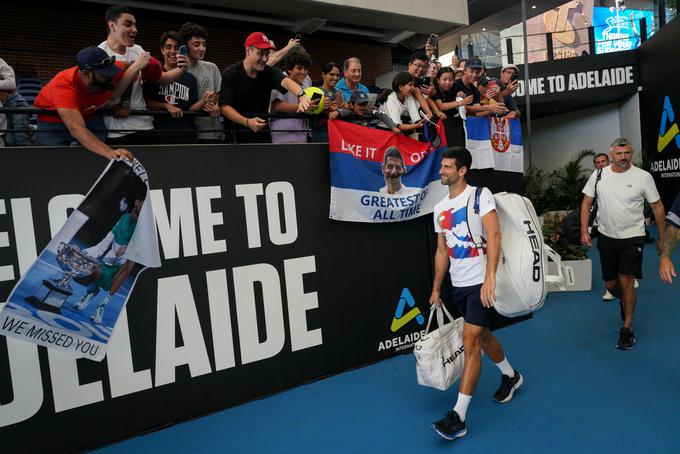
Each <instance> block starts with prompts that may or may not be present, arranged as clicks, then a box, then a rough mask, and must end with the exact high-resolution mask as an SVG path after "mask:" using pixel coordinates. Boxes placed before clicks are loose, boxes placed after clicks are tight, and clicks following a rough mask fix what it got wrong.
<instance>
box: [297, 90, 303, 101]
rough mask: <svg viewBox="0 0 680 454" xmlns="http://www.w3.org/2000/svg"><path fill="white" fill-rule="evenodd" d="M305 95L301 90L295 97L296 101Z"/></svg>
mask: <svg viewBox="0 0 680 454" xmlns="http://www.w3.org/2000/svg"><path fill="white" fill-rule="evenodd" d="M304 95H305V91H304V90H302V91H301V92H300V93H298V95H297V97H298V99H300V98H302V97H303V96H304Z"/></svg>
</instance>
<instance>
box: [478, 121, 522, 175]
mask: <svg viewBox="0 0 680 454" xmlns="http://www.w3.org/2000/svg"><path fill="white" fill-rule="evenodd" d="M465 133H466V140H465V146H466V148H467V149H468V150H470V153H471V154H472V168H473V169H494V170H505V171H507V172H524V148H523V147H522V125H521V124H520V121H519V120H518V119H515V118H513V119H508V118H496V117H467V119H466V120H465Z"/></svg>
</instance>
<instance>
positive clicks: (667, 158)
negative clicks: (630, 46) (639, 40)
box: [638, 20, 680, 208]
mask: <svg viewBox="0 0 680 454" xmlns="http://www.w3.org/2000/svg"><path fill="white" fill-rule="evenodd" d="M679 40H680V21H677V20H675V21H672V22H670V23H669V24H668V25H667V26H666V27H664V29H663V30H662V31H661V32H660V33H658V34H657V35H655V36H653V37H652V38H651V39H650V40H649V41H647V42H645V43H644V44H643V45H642V46H641V47H640V48H639V49H638V53H639V57H640V64H641V66H642V68H643V70H642V71H641V76H642V87H643V90H642V92H641V93H640V114H641V118H642V150H643V153H644V158H645V160H646V161H648V162H649V165H650V168H651V173H652V175H653V176H654V180H655V182H656V186H657V188H658V189H659V192H660V194H661V199H662V200H663V203H664V205H665V206H666V208H669V207H670V205H671V204H672V203H673V200H674V199H675V196H676V195H677V194H678V192H680V129H678V125H679V124H680V85H678V83H677V78H678V74H680V59H678V41H679Z"/></svg>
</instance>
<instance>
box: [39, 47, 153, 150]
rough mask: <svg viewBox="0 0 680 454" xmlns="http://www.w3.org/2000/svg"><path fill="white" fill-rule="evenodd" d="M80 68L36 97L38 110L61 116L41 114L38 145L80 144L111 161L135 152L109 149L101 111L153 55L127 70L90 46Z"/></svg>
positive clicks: (61, 75) (80, 55)
mask: <svg viewBox="0 0 680 454" xmlns="http://www.w3.org/2000/svg"><path fill="white" fill-rule="evenodd" d="M76 63H77V65H78V66H74V67H73V68H69V69H65V70H64V71H61V72H60V73H59V74H57V75H56V76H55V77H54V78H53V79H52V80H50V81H49V82H48V83H47V85H45V86H44V87H43V88H42V90H40V93H39V94H38V96H37V97H36V98H35V107H38V108H40V109H45V110H51V111H54V112H56V113H57V114H58V115H47V114H39V115H38V143H39V144H41V145H51V146H60V145H71V143H73V142H79V143H80V144H81V145H82V146H84V147H85V148H87V149H88V150H90V151H91V152H93V153H95V154H98V155H101V156H104V157H105V158H108V159H115V158H120V157H125V158H127V159H129V160H132V153H130V152H129V151H128V150H126V149H124V148H118V149H115V150H114V149H112V148H110V147H109V146H107V145H106V144H105V143H104V141H105V140H106V129H105V127H104V122H103V121H102V117H101V115H98V111H99V109H101V108H102V107H104V106H105V105H106V103H107V101H108V100H109V99H111V98H116V97H118V96H120V95H121V93H123V92H124V91H125V90H126V89H127V88H128V87H129V85H130V83H132V81H133V80H134V79H135V77H137V74H138V73H139V71H140V70H142V69H144V68H145V67H146V65H147V64H148V63H149V55H148V54H145V55H144V56H142V57H140V58H139V59H137V60H136V61H135V62H134V63H133V64H132V65H130V66H129V67H128V68H127V70H124V69H123V68H124V67H125V66H124V65H123V64H121V63H116V59H115V57H109V56H108V55H107V54H106V52H104V51H103V50H102V49H100V48H98V47H86V48H85V49H83V50H81V51H80V52H78V55H77V56H76Z"/></svg>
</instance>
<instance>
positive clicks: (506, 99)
mask: <svg viewBox="0 0 680 454" xmlns="http://www.w3.org/2000/svg"><path fill="white" fill-rule="evenodd" d="M499 82H500V83H499V84H498V86H499V87H500V89H501V91H500V96H501V97H502V99H503V103H504V104H505V107H507V108H508V111H510V112H511V113H512V112H514V113H515V115H514V118H519V117H520V116H521V112H520V110H519V107H517V101H515V97H514V96H512V94H513V93H514V92H516V91H517V88H518V87H519V67H518V66H517V65H513V64H508V65H505V66H503V68H501V77H500V80H499Z"/></svg>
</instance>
